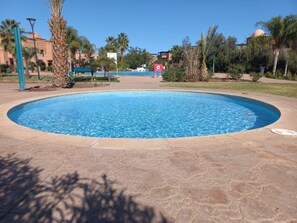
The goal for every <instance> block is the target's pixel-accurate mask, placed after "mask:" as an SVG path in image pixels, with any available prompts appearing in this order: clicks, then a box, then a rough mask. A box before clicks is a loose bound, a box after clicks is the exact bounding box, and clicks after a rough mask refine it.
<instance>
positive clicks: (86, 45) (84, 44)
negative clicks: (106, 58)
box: [79, 36, 95, 60]
mask: <svg viewBox="0 0 297 223" xmlns="http://www.w3.org/2000/svg"><path fill="white" fill-rule="evenodd" d="M79 39H80V42H81V48H80V50H81V52H82V53H84V54H86V56H87V58H88V60H90V59H91V57H92V55H93V54H94V53H95V45H94V44H92V43H91V42H90V41H89V40H88V38H87V37H85V36H80V37H79Z"/></svg>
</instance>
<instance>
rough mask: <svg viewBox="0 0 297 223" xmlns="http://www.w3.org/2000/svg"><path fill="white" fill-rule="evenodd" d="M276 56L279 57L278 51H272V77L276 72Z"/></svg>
mask: <svg viewBox="0 0 297 223" xmlns="http://www.w3.org/2000/svg"><path fill="white" fill-rule="evenodd" d="M278 56H279V49H275V50H274V61H273V71H272V72H273V75H275V72H276V66H277V61H278Z"/></svg>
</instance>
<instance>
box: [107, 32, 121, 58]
mask: <svg viewBox="0 0 297 223" xmlns="http://www.w3.org/2000/svg"><path fill="white" fill-rule="evenodd" d="M105 42H106V45H105V49H106V51H107V52H111V53H116V52H117V50H118V48H119V45H118V41H117V39H115V38H114V37H113V36H109V37H107V38H106V40H105ZM105 56H106V55H105Z"/></svg>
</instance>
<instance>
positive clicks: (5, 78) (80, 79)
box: [0, 74, 120, 83]
mask: <svg viewBox="0 0 297 223" xmlns="http://www.w3.org/2000/svg"><path fill="white" fill-rule="evenodd" d="M72 80H74V81H75V82H92V80H91V76H80V77H72ZM0 81H3V82H6V81H11V82H18V81H19V77H18V75H15V74H3V75H1V76H0ZM37 81H39V80H38V76H36V75H34V76H33V75H32V76H31V77H29V78H26V82H27V83H30V82H37ZM40 81H42V82H44V81H46V82H50V81H52V77H51V76H44V75H42V76H40ZM93 82H108V78H107V77H95V76H94V80H93ZM110 82H120V81H119V80H118V78H116V77H110Z"/></svg>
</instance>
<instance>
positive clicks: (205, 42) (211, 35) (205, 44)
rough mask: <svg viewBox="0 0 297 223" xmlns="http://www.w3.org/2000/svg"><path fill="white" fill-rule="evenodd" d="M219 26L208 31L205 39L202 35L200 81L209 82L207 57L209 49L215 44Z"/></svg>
mask: <svg viewBox="0 0 297 223" xmlns="http://www.w3.org/2000/svg"><path fill="white" fill-rule="evenodd" d="M217 28H218V26H212V27H210V28H209V29H208V32H207V36H206V37H205V36H204V34H203V33H201V39H200V44H199V47H200V52H201V65H200V80H201V81H205V80H207V76H208V72H207V65H206V57H207V55H208V53H209V49H210V47H211V45H212V44H213V41H214V39H215V34H216V31H217Z"/></svg>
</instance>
